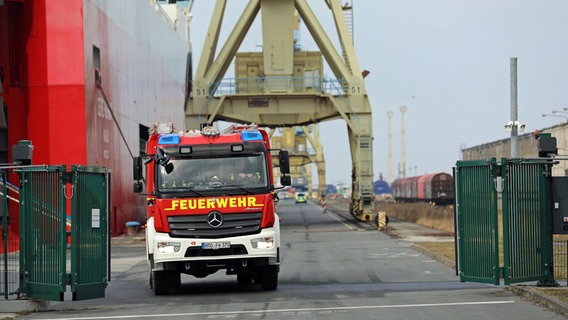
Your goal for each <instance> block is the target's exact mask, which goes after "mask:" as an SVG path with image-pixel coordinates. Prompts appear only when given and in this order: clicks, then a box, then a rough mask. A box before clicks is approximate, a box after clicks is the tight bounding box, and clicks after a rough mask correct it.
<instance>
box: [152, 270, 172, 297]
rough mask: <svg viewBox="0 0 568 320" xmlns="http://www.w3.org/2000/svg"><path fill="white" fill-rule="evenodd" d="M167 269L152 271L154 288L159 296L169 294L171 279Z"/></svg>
mask: <svg viewBox="0 0 568 320" xmlns="http://www.w3.org/2000/svg"><path fill="white" fill-rule="evenodd" d="M169 280H170V279H169V277H168V274H167V273H166V272H165V271H152V289H154V294H155V295H157V296H161V295H165V294H168V291H170V287H169V284H170V281H169Z"/></svg>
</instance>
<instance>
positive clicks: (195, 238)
mask: <svg viewBox="0 0 568 320" xmlns="http://www.w3.org/2000/svg"><path fill="white" fill-rule="evenodd" d="M149 133H150V135H149V139H148V142H147V144H146V154H145V155H143V156H140V157H136V158H134V180H135V182H134V192H136V193H140V194H143V195H145V196H146V199H147V221H146V249H147V261H148V268H149V273H150V277H149V278H150V287H151V288H152V290H153V291H154V293H155V294H156V295H163V294H168V293H169V291H170V289H172V288H177V287H179V286H180V284H181V274H182V273H185V274H189V275H192V276H195V277H197V278H203V277H206V276H208V275H211V274H213V273H215V272H217V271H219V270H222V269H224V270H226V273H227V274H228V275H236V276H237V282H238V283H239V284H242V285H252V284H259V285H260V287H261V288H262V289H263V290H275V289H276V287H277V285H278V272H279V266H280V224H279V217H278V215H277V214H276V203H277V201H278V198H277V196H276V192H275V191H276V190H277V189H279V188H282V187H284V186H288V185H290V184H291V178H290V164H289V158H288V152H287V151H286V150H275V149H271V148H270V141H269V138H268V134H267V132H266V131H264V130H262V129H259V128H258V126H257V125H255V124H251V125H231V126H230V127H229V128H227V129H226V130H224V131H223V132H220V131H219V130H218V129H216V128H215V127H213V126H210V125H202V127H201V128H200V129H199V130H186V131H182V132H179V133H175V132H174V127H173V124H171V123H166V124H155V125H154V126H153V127H152V128H151V129H150V132H149ZM273 155H274V157H275V158H277V159H278V164H277V165H276V164H275V165H274V167H279V171H280V185H281V186H276V185H275V183H274V176H273V175H274V173H273V172H274V170H273V163H272V158H273ZM144 167H145V170H144ZM144 185H145V191H144Z"/></svg>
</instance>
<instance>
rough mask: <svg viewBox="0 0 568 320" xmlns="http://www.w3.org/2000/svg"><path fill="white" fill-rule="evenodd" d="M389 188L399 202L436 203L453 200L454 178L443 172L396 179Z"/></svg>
mask: <svg viewBox="0 0 568 320" xmlns="http://www.w3.org/2000/svg"><path fill="white" fill-rule="evenodd" d="M391 190H392V194H393V197H394V198H395V200H396V201H399V202H417V201H422V202H430V203H432V204H436V205H447V204H451V203H453V202H454V179H453V177H452V176H451V175H449V174H447V173H443V172H440V173H432V174H425V175H421V176H415V177H407V178H400V179H396V180H395V181H393V183H392V185H391Z"/></svg>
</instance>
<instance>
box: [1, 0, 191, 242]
mask: <svg viewBox="0 0 568 320" xmlns="http://www.w3.org/2000/svg"><path fill="white" fill-rule="evenodd" d="M180 29H183V28H176V27H175V24H171V23H168V22H167V21H166V20H165V19H164V16H163V15H161V13H160V12H159V11H158V10H156V8H155V6H154V5H152V4H150V3H149V2H148V1H139V0H121V1H114V0H106V1H105V0H99V1H97V0H83V1H48V0H17V1H16V0H5V1H4V4H3V5H1V6H0V77H1V80H2V93H1V94H2V97H3V101H4V111H5V112H4V114H5V115H6V117H5V121H4V122H5V126H6V129H5V132H3V133H4V135H3V136H2V135H0V140H2V139H4V140H3V141H0V144H1V145H4V146H5V147H4V150H2V149H1V148H0V157H1V158H2V159H0V162H4V163H7V162H10V161H11V150H10V149H11V147H10V146H12V145H14V144H17V142H18V141H19V140H31V141H32V143H33V145H34V154H33V163H34V164H48V165H59V164H68V165H70V164H79V165H92V166H103V167H107V168H109V169H110V171H111V206H110V222H111V233H112V235H118V234H121V233H123V232H124V229H125V223H126V222H127V221H138V222H141V223H144V222H145V215H146V212H145V202H144V201H145V199H144V198H143V197H141V196H139V195H136V194H134V193H133V190H132V188H133V187H132V184H133V181H132V158H133V157H135V156H138V155H139V154H140V152H141V150H142V152H143V150H144V149H143V148H144V146H143V145H142V146H141V141H144V139H145V137H146V136H147V132H145V130H146V128H147V127H149V126H150V125H151V124H152V123H154V122H167V121H171V122H173V123H174V124H175V126H176V128H183V124H184V120H183V119H184V99H185V95H184V92H183V88H184V85H185V78H186V75H185V71H186V63H187V61H186V59H187V56H188V54H187V51H188V49H187V44H186V42H185V40H184V35H183V31H180ZM98 80H100V82H98ZM11 180H12V181H13V182H14V183H16V184H17V180H16V179H15V177H12V179H11ZM10 212H11V216H10V220H11V221H12V222H13V223H12V224H11V225H10V229H11V230H12V231H17V230H18V229H17V221H18V220H19V219H18V218H17V214H13V213H12V210H11V211H10Z"/></svg>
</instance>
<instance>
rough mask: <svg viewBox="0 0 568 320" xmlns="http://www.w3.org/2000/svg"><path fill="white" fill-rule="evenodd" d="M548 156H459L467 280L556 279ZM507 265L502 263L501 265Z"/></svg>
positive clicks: (461, 253)
mask: <svg viewBox="0 0 568 320" xmlns="http://www.w3.org/2000/svg"><path fill="white" fill-rule="evenodd" d="M551 166H552V164H551V163H550V162H549V161H546V160H544V159H543V160H523V159H513V160H510V159H502V160H501V162H500V163H498V162H497V161H496V160H495V159H490V160H486V161H485V160H483V161H458V163H457V166H456V170H455V184H456V226H457V236H458V245H457V250H458V268H459V275H460V279H461V281H472V282H484V283H493V284H495V285H498V284H500V279H501V277H503V279H504V283H505V284H512V283H518V282H526V281H532V280H538V281H539V283H541V284H552V283H554V277H553V274H552V230H551V217H552V216H551V207H550V204H551V189H550V183H551V178H550V172H551ZM501 266H502V267H501Z"/></svg>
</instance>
